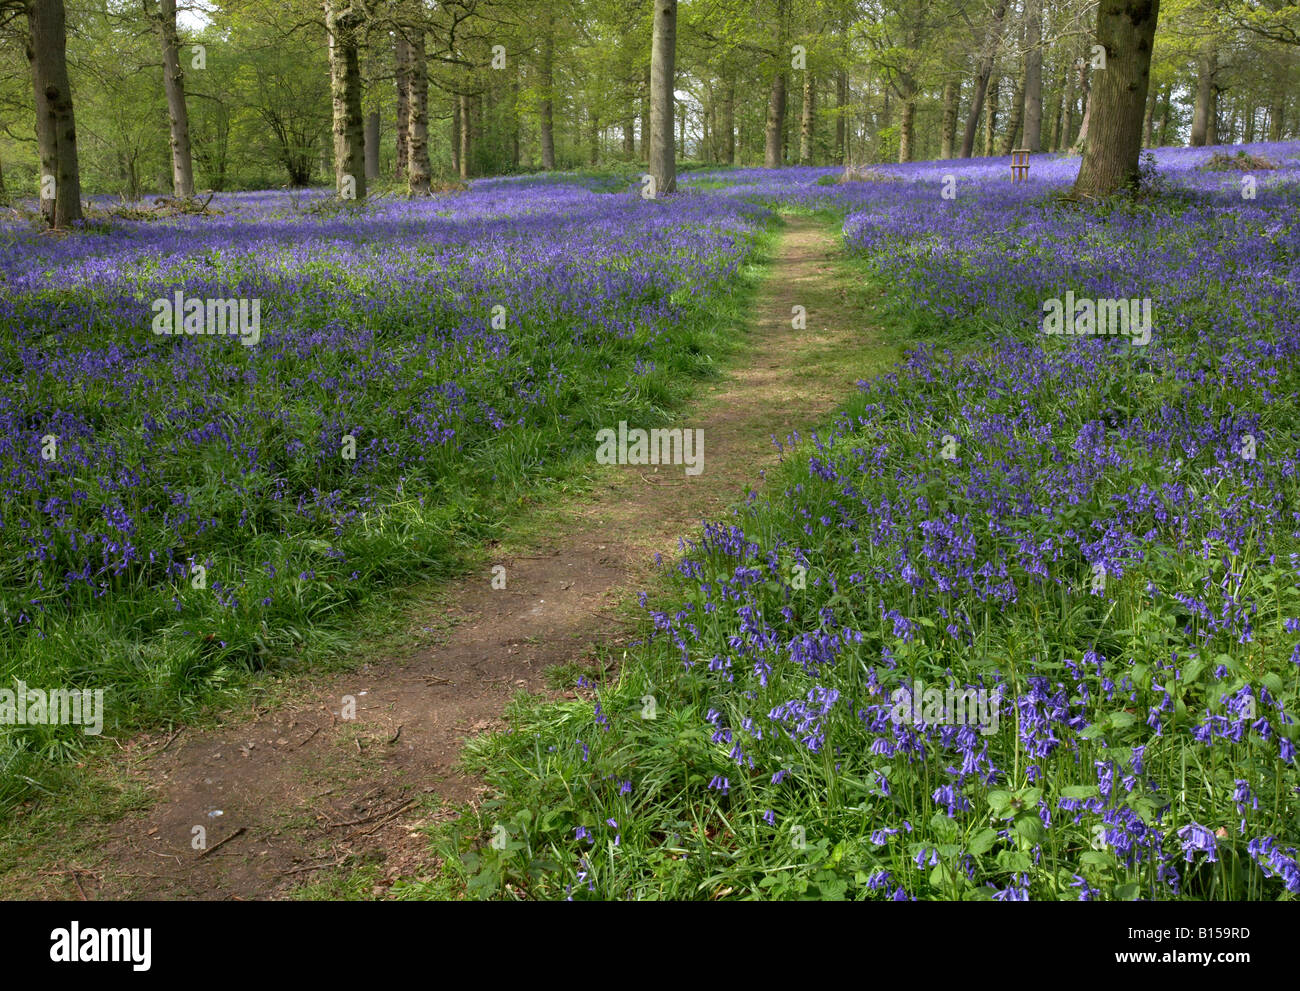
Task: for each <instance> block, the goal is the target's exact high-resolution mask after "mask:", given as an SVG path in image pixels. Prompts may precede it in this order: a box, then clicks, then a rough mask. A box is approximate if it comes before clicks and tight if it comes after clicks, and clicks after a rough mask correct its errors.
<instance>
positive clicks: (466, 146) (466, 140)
mask: <svg viewBox="0 0 1300 991" xmlns="http://www.w3.org/2000/svg"><path fill="white" fill-rule="evenodd" d="M456 101H457V103H458V104H459V105H460V134H459V139H460V177H461V178H462V179H468V178H469V177H470V175H471V173H472V172H473V171H474V169H473V166H472V163H471V161H470V159H471V157H472V156H473V154H474V110H473V107H472V106H471V105H470V104H471V100H470V95H469V94H468V93H461V94H460V96H458V97H457V98H456Z"/></svg>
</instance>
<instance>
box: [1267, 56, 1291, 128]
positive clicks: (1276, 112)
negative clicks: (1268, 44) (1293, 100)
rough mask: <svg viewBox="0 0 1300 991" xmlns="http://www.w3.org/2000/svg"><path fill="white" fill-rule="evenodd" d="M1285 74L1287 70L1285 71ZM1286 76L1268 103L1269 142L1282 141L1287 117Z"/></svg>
mask: <svg viewBox="0 0 1300 991" xmlns="http://www.w3.org/2000/svg"><path fill="white" fill-rule="evenodd" d="M1283 72H1284V73H1285V72H1286V70H1285V68H1284V69H1283ZM1286 95H1287V93H1286V75H1285V74H1284V75H1283V76H1282V79H1281V80H1280V81H1279V82H1278V84H1277V86H1276V87H1275V88H1274V90H1273V96H1272V98H1271V99H1270V100H1269V102H1268V140H1270V141H1281V140H1282V123H1283V120H1284V118H1285V116H1286Z"/></svg>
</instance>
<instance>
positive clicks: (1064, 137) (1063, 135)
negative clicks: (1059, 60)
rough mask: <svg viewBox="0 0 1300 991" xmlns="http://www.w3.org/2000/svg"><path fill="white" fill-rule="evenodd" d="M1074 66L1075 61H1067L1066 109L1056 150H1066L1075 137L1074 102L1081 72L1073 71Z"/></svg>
mask: <svg viewBox="0 0 1300 991" xmlns="http://www.w3.org/2000/svg"><path fill="white" fill-rule="evenodd" d="M1076 61H1077V60H1076ZM1072 66H1073V63H1067V64H1066V66H1065V79H1066V82H1065V111H1064V113H1063V114H1062V118H1063V120H1062V125H1061V131H1060V133H1059V134H1058V135H1057V139H1056V143H1055V149H1056V151H1064V150H1065V149H1066V148H1068V147H1069V146H1070V144H1071V143H1072V141H1073V139H1074V103H1075V97H1076V95H1077V94H1076V93H1075V81H1076V80H1077V79H1078V78H1079V73H1078V71H1077V70H1076V71H1073V72H1071V71H1070V70H1071V68H1072Z"/></svg>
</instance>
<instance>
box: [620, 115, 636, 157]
mask: <svg viewBox="0 0 1300 991" xmlns="http://www.w3.org/2000/svg"><path fill="white" fill-rule="evenodd" d="M623 157H624V158H626V159H627V160H628V161H631V160H632V159H633V158H635V157H636V128H635V127H634V125H633V122H632V118H631V117H624V118H623Z"/></svg>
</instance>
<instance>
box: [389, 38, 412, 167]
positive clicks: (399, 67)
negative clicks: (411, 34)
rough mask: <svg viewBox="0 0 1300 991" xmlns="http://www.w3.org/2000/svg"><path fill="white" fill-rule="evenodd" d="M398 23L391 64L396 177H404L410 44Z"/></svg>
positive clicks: (408, 130) (407, 147) (408, 126)
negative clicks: (394, 101)
mask: <svg viewBox="0 0 1300 991" xmlns="http://www.w3.org/2000/svg"><path fill="white" fill-rule="evenodd" d="M402 31H403V28H402V27H401V26H400V25H399V27H398V29H397V31H396V32H394V34H393V65H394V67H395V69H396V73H395V76H396V80H397V168H396V169H395V170H394V172H395V175H396V177H397V178H398V179H405V178H406V164H407V160H408V159H409V158H410V154H411V153H410V140H411V46H410V45H409V44H408V43H407V41H406V36H405V35H404V34H403V33H402Z"/></svg>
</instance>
